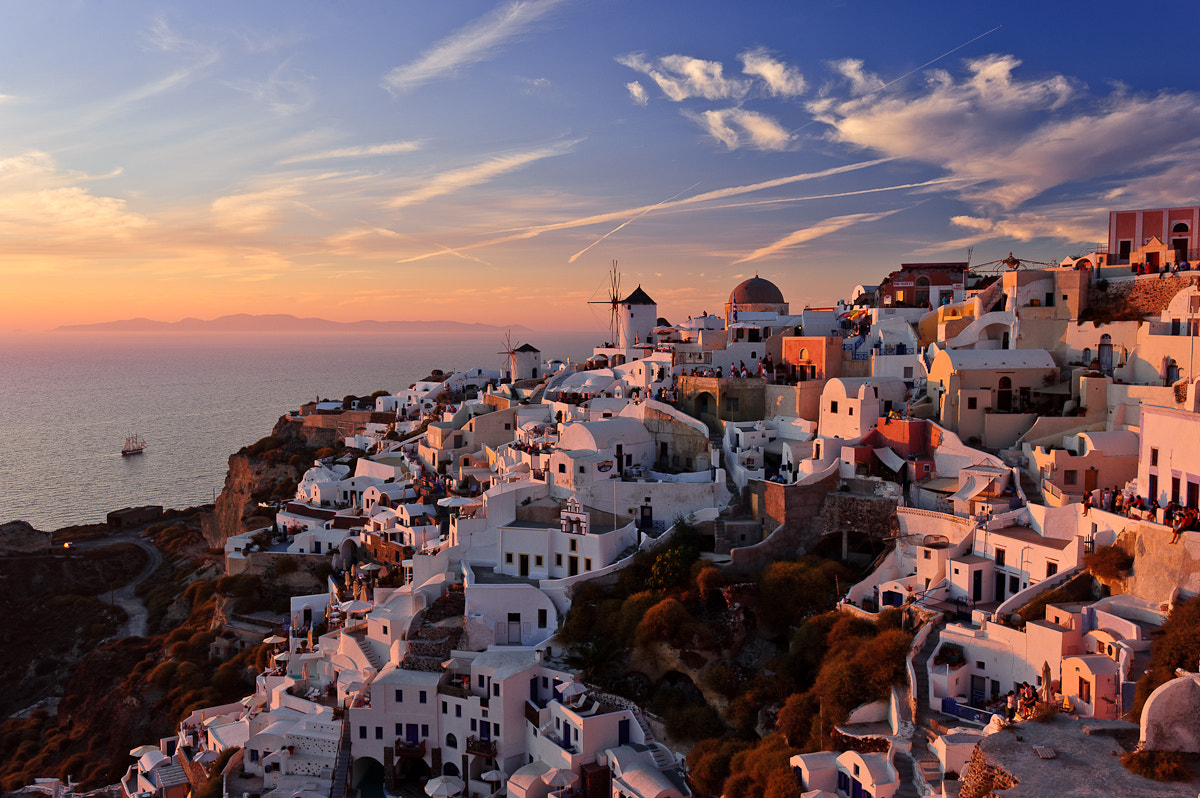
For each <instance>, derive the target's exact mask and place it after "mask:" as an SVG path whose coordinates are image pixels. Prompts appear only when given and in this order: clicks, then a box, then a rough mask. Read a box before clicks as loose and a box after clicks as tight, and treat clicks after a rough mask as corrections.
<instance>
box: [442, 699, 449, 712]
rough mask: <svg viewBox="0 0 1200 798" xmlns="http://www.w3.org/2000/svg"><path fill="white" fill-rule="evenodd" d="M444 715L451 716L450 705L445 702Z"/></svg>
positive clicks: (443, 703) (443, 706) (443, 704)
mask: <svg viewBox="0 0 1200 798" xmlns="http://www.w3.org/2000/svg"><path fill="white" fill-rule="evenodd" d="M442 714H443V715H449V714H450V705H449V704H447V703H446V702H445V701H443V702H442Z"/></svg>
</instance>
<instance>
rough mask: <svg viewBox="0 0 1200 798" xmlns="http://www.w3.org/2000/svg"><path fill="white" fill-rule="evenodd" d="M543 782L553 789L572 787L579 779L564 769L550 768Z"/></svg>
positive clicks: (543, 777)
mask: <svg viewBox="0 0 1200 798" xmlns="http://www.w3.org/2000/svg"><path fill="white" fill-rule="evenodd" d="M542 781H544V782H545V783H546V784H547V785H549V786H551V787H570V786H571V785H572V784H574V783H575V782H577V781H579V777H578V776H576V775H575V774H574V773H572V772H571V771H569V770H566V769H564V768H550V769H549V770H547V771H546V772H545V773H543V774H542Z"/></svg>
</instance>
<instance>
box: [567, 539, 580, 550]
mask: <svg viewBox="0 0 1200 798" xmlns="http://www.w3.org/2000/svg"><path fill="white" fill-rule="evenodd" d="M569 542H570V545H571V551H577V550H578V549H579V541H577V540H572V541H569Z"/></svg>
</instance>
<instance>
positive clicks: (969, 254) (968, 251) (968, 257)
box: [967, 247, 975, 269]
mask: <svg viewBox="0 0 1200 798" xmlns="http://www.w3.org/2000/svg"><path fill="white" fill-rule="evenodd" d="M974 253H975V247H967V268H968V269H969V268H971V255H973V254H974Z"/></svg>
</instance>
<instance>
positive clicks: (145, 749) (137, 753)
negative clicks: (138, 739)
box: [129, 745, 158, 759]
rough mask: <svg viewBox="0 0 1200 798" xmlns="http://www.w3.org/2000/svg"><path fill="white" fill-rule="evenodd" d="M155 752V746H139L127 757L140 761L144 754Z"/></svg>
mask: <svg viewBox="0 0 1200 798" xmlns="http://www.w3.org/2000/svg"><path fill="white" fill-rule="evenodd" d="M157 750H158V746H157V745H139V746H138V747H137V748H135V749H133V750H132V751H130V752H129V755H130V756H131V757H133V758H134V759H141V758H142V757H144V756H145V755H146V754H148V753H150V752H151V751H157Z"/></svg>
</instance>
